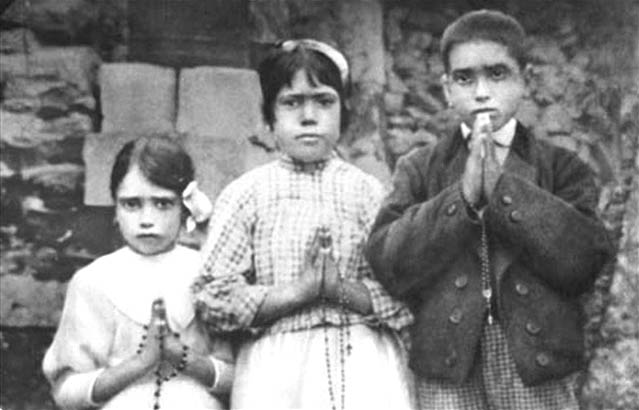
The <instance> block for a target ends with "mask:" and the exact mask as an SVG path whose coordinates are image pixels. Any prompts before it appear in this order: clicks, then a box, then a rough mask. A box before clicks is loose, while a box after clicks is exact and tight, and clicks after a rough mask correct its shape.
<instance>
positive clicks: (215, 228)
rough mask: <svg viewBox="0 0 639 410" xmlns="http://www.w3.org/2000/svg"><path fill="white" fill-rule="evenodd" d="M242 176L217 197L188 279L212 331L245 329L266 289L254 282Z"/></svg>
mask: <svg viewBox="0 0 639 410" xmlns="http://www.w3.org/2000/svg"><path fill="white" fill-rule="evenodd" d="M242 182H243V181H242V180H241V179H240V180H236V181H235V182H234V183H231V185H229V186H228V187H227V188H226V189H225V190H224V191H223V192H222V193H221V194H220V196H219V198H218V200H217V201H216V204H215V208H214V210H213V215H212V217H211V222H210V226H209V236H208V239H207V242H206V244H205V246H204V248H203V257H204V263H203V267H202V270H201V272H200V275H199V277H198V278H197V279H196V281H195V283H194V285H193V292H194V298H195V306H196V311H197V314H198V317H199V318H200V320H202V321H203V322H204V323H205V324H206V326H207V328H208V329H209V330H210V331H211V332H213V333H223V332H233V331H239V330H250V327H251V324H252V322H253V319H254V318H255V315H256V314H257V312H258V310H259V308H260V306H261V304H262V302H263V301H264V298H265V297H266V293H267V290H268V287H267V286H261V285H257V284H256V283H255V281H256V278H255V269H254V264H253V258H254V246H253V238H252V232H253V230H254V224H255V220H256V210H255V202H254V198H253V197H252V195H251V189H250V186H244V185H242Z"/></svg>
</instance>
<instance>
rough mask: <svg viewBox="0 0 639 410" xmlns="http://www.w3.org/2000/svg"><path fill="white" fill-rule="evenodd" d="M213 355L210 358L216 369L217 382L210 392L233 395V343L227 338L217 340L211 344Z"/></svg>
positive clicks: (210, 387) (210, 388)
mask: <svg viewBox="0 0 639 410" xmlns="http://www.w3.org/2000/svg"><path fill="white" fill-rule="evenodd" d="M211 346H212V347H211V354H209V356H208V358H209V360H210V361H211V363H212V364H213V368H214V369H215V381H214V382H213V384H212V385H211V386H209V391H210V392H211V393H212V394H215V395H227V394H230V393H231V387H232V386H233V378H234V375H235V364H234V359H233V351H232V348H231V343H230V341H229V340H228V339H227V338H221V337H218V338H215V339H214V340H213V341H212V342H211Z"/></svg>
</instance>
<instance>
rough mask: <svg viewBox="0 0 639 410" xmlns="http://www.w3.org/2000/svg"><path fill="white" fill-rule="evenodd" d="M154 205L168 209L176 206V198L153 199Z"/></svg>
mask: <svg viewBox="0 0 639 410" xmlns="http://www.w3.org/2000/svg"><path fill="white" fill-rule="evenodd" d="M153 205H155V207H156V208H157V209H160V210H168V209H171V208H173V207H174V206H175V200H173V199H170V198H156V199H154V200H153Z"/></svg>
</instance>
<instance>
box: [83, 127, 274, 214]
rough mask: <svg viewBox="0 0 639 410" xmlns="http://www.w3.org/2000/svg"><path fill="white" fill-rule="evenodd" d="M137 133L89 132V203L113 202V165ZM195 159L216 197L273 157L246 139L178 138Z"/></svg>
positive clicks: (198, 171) (86, 198)
mask: <svg viewBox="0 0 639 410" xmlns="http://www.w3.org/2000/svg"><path fill="white" fill-rule="evenodd" d="M141 135H142V134H135V133H101V134H89V135H88V136H87V138H86V140H85V144H84V152H83V157H84V163H85V164H86V165H85V167H86V171H85V183H84V186H85V189H84V203H85V205H89V206H110V205H113V201H112V199H111V193H110V192H109V184H110V177H111V168H112V167H113V161H114V160H115V156H116V155H117V153H118V151H119V150H120V149H121V148H122V146H124V144H126V143H127V142H129V141H131V140H133V139H135V138H137V137H139V136H141ZM176 138H178V139H179V141H180V142H181V143H182V144H183V145H184V147H185V148H186V150H187V151H188V153H189V154H190V155H191V158H192V159H193V164H194V166H195V171H196V179H197V180H198V182H199V184H200V188H201V189H202V190H203V191H204V192H205V193H206V194H207V195H209V197H210V198H211V199H212V200H213V199H214V198H215V197H216V196H217V195H218V194H219V192H220V191H221V190H222V189H223V188H224V187H225V186H226V184H228V183H229V182H230V181H231V180H233V179H235V178H237V177H238V176H240V175H241V174H242V173H244V172H245V171H247V170H249V169H251V168H253V167H256V166H258V165H261V164H263V163H265V162H267V161H269V160H270V159H272V158H273V157H274V154H268V153H267V152H266V151H265V150H264V149H263V148H261V147H256V146H254V145H253V144H251V143H249V141H248V139H245V138H237V139H230V138H215V137H212V136H203V135H197V134H189V135H187V134H182V135H180V136H179V137H176Z"/></svg>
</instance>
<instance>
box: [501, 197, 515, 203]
mask: <svg viewBox="0 0 639 410" xmlns="http://www.w3.org/2000/svg"><path fill="white" fill-rule="evenodd" d="M501 203H502V204H504V205H510V204H512V203H513V198H512V197H511V196H510V195H504V196H502V197H501Z"/></svg>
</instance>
